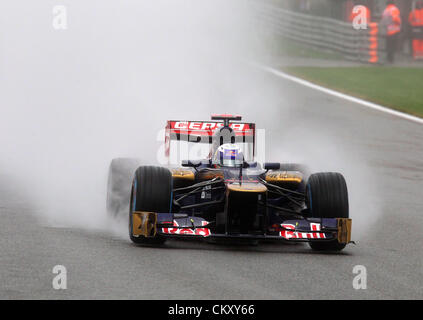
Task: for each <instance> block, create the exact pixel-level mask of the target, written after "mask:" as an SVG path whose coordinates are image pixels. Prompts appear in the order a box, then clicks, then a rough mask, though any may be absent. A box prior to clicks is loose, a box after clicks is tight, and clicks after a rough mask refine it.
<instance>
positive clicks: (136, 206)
mask: <svg viewBox="0 0 423 320" xmlns="http://www.w3.org/2000/svg"><path fill="white" fill-rule="evenodd" d="M171 201H172V174H171V172H170V171H169V170H168V169H166V168H162V167H154V166H142V167H139V168H138V169H137V170H136V171H135V175H134V180H133V182H132V190H131V200H130V204H129V237H130V239H131V241H132V242H134V243H138V244H162V243H164V242H165V238H164V237H162V236H159V235H156V236H154V237H144V236H141V235H140V236H138V237H136V236H134V234H133V215H132V213H133V212H134V211H148V212H155V213H160V212H170V210H171Z"/></svg>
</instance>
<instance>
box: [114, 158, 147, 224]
mask: <svg viewBox="0 0 423 320" xmlns="http://www.w3.org/2000/svg"><path fill="white" fill-rule="evenodd" d="M140 162H141V161H140V160H139V159H133V158H116V159H113V160H112V162H111V163H110V166H109V175H108V178H107V199H106V209H107V214H108V215H109V216H110V217H113V218H117V217H125V216H126V215H127V214H128V210H129V198H130V196H131V182H132V177H133V176H134V172H135V170H136V169H137V168H138V166H139V165H140Z"/></svg>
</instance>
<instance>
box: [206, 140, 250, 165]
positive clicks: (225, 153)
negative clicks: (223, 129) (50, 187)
mask: <svg viewBox="0 0 423 320" xmlns="http://www.w3.org/2000/svg"><path fill="white" fill-rule="evenodd" d="M243 161H244V155H243V154H242V151H241V148H240V147H239V146H237V145H236V144H233V143H225V144H222V145H221V146H220V147H219V148H217V150H216V152H215V154H214V156H213V164H216V165H219V166H222V167H239V166H241V165H242V164H243Z"/></svg>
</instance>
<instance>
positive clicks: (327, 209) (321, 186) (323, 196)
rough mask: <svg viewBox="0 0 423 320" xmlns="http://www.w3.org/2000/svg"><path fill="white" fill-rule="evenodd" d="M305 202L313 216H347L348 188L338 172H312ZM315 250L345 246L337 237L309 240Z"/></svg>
mask: <svg viewBox="0 0 423 320" xmlns="http://www.w3.org/2000/svg"><path fill="white" fill-rule="evenodd" d="M306 189H307V192H306V203H307V207H308V208H309V211H310V215H311V217H313V218H348V217H349V205H348V190H347V184H346V182H345V178H344V177H343V176H342V174H340V173H335V172H324V173H314V174H312V175H311V176H310V178H309V179H308V182H307V188H306ZM309 244H310V247H311V248H312V249H313V250H317V251H340V250H342V249H344V248H345V244H344V243H339V242H338V239H334V240H331V241H310V242H309Z"/></svg>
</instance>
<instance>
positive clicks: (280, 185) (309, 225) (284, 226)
mask: <svg viewBox="0 0 423 320" xmlns="http://www.w3.org/2000/svg"><path fill="white" fill-rule="evenodd" d="M174 142H176V145H174ZM255 143H256V128H255V124H254V123H245V122H241V117H240V116H232V115H213V116H212V121H168V122H167V126H166V131H165V153H166V155H167V157H168V158H170V155H171V153H176V154H180V153H181V148H180V146H181V145H183V144H185V145H194V146H201V147H202V146H205V147H206V151H207V152H208V154H207V156H205V157H204V159H199V160H196V159H189V158H188V159H186V160H181V163H180V165H179V167H172V166H171V165H169V166H167V167H160V166H139V167H138V168H137V169H136V170H135V174H133V172H132V174H133V179H132V186H131V185H128V186H127V189H125V190H127V191H129V190H128V189H129V188H131V191H130V193H129V192H128V197H127V198H130V199H126V200H129V201H128V203H129V237H130V239H131V240H132V241H133V242H135V243H138V244H150V245H152V244H161V243H163V242H164V241H166V239H170V238H191V239H209V240H211V239H213V240H215V241H219V240H221V241H229V240H239V241H257V240H281V241H287V242H308V243H309V244H310V246H311V248H312V249H314V250H331V251H339V250H342V249H343V248H344V247H345V246H346V244H348V243H350V238H351V219H349V216H348V214H349V213H348V210H349V208H348V192H347V186H346V182H345V179H344V177H343V176H342V175H341V174H340V173H334V172H325V173H314V174H311V175H309V176H307V175H308V174H307V172H306V169H305V167H304V166H302V165H299V164H290V163H288V164H284V163H263V164H259V163H257V162H254V159H255V149H256V148H255ZM178 145H179V149H178ZM201 147H200V148H199V149H201ZM175 150H176V151H178V152H174V151H175ZM196 152H197V153H198V150H197V151H196ZM189 153H190V154H192V153H193V152H189ZM194 153H195V152H194ZM134 165H135V164H134V163H132V166H134ZM115 167H116V165H115ZM115 171H116V169H113V168H111V171H110V173H109V195H108V208H109V211H113V210H114V211H115V213H114V214H116V205H115V204H114V202H115V200H116V191H117V190H116V187H115V186H113V181H114V180H116V176H117V174H116V172H115ZM113 176H114V177H113ZM127 176H129V174H127ZM129 195H130V196H129Z"/></svg>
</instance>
